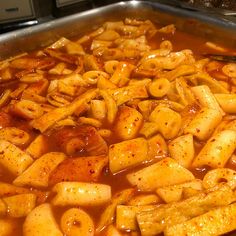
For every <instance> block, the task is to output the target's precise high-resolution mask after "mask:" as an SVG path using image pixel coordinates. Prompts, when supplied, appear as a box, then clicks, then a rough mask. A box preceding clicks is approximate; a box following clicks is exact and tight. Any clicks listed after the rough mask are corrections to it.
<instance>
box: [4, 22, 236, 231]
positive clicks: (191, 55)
mask: <svg viewBox="0 0 236 236" xmlns="http://www.w3.org/2000/svg"><path fill="white" fill-rule="evenodd" d="M204 53H218V54H219V53H221V54H222V53H225V54H226V53H233V52H232V51H230V50H229V49H227V48H224V47H222V46H219V45H216V44H214V43H212V42H206V40H204V39H200V38H196V37H194V36H191V35H187V34H185V33H183V32H178V31H177V30H176V28H175V26H174V25H168V26H164V27H160V26H157V25H154V24H153V23H152V22H151V21H150V20H138V19H128V18H127V19H125V20H124V21H115V22H105V23H104V24H103V25H102V26H101V27H99V28H98V29H96V30H95V31H93V32H91V33H88V34H86V35H84V36H82V37H80V38H76V39H67V38H65V37H63V38H60V39H59V40H58V41H56V42H55V43H53V44H52V45H50V46H49V47H46V48H41V49H39V50H37V51H34V52H30V53H27V52H26V53H24V54H21V55H18V56H16V57H13V58H9V59H6V60H4V61H2V62H0V88H1V98H0V106H1V111H0V126H1V129H0V166H1V167H0V180H1V182H0V235H9V236H13V235H14V236H15V235H18V236H20V235H23V236H39V235H40V236H41V235H50V236H60V235H66V236H75V235H83V236H92V235H106V236H122V235H123V236H124V235H159V234H160V235H161V234H164V235H165V236H174V235H178V236H181V235H199V236H206V235H222V234H225V233H228V232H233V231H234V230H235V229H236V193H235V188H236V156H235V153H234V152H235V148H236V116H235V113H236V94H235V93H236V64H234V63H227V62H218V61H214V60H213V59H210V58H207V57H206V56H203V54H204Z"/></svg>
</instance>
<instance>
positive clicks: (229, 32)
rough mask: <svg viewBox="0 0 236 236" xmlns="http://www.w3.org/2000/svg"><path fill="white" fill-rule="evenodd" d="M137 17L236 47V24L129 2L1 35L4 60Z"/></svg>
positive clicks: (184, 11)
mask: <svg viewBox="0 0 236 236" xmlns="http://www.w3.org/2000/svg"><path fill="white" fill-rule="evenodd" d="M125 17H135V18H139V19H150V20H152V21H154V22H157V23H160V24H162V25H166V24H170V23H174V24H175V25H176V26H177V28H178V29H180V30H184V31H186V32H190V33H192V34H195V35H200V36H202V37H205V38H207V39H209V40H211V41H213V42H220V43H223V44H225V45H226V46H230V47H234V48H236V23H235V22H231V21H229V20H227V19H225V18H215V17H213V16H211V15H210V14H209V15H208V14H206V13H199V12H192V11H188V10H186V9H180V8H176V7H174V6H169V5H164V4H161V3H158V2H149V1H129V2H120V3H116V4H112V5H109V6H105V7H101V8H97V9H93V10H90V11H87V12H84V13H78V14H74V15H71V16H68V17H65V18H61V19H57V20H53V21H50V22H48V23H44V24H41V25H38V26H33V27H29V28H26V29H22V30H17V31H13V32H10V33H6V34H2V35H0V59H4V58H6V57H9V56H13V55H16V54H19V53H21V52H24V51H30V50H34V49H36V48H37V49H38V48H40V47H43V46H46V45H49V44H50V43H52V42H54V41H55V40H57V39H58V38H60V37H61V36H66V37H72V36H76V35H82V34H84V33H85V32H88V31H91V30H92V29H94V28H97V27H98V26H99V25H101V24H102V23H103V22H104V21H107V20H118V19H124V18H125Z"/></svg>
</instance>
